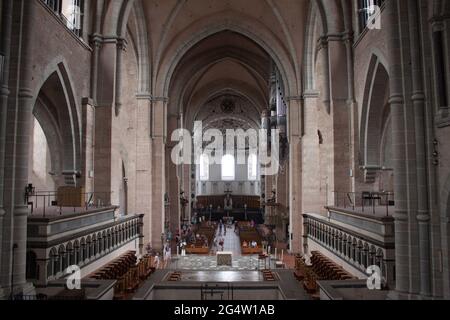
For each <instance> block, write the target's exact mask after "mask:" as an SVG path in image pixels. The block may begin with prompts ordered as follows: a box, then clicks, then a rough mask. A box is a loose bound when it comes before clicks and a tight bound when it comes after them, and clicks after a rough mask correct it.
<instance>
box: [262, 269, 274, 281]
mask: <svg viewBox="0 0 450 320" xmlns="http://www.w3.org/2000/svg"><path fill="white" fill-rule="evenodd" d="M262 273H263V278H264V281H275V280H276V278H275V274H274V273H273V272H272V270H263V271H262Z"/></svg>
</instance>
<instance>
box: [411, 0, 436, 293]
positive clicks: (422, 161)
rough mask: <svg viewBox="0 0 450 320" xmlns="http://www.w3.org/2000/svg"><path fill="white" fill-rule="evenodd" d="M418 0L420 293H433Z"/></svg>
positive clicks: (415, 96)
mask: <svg viewBox="0 0 450 320" xmlns="http://www.w3.org/2000/svg"><path fill="white" fill-rule="evenodd" d="M417 9H418V3H417V1H416V0H414V1H412V4H410V5H409V6H408V13H409V14H408V18H409V31H410V41H411V66H412V70H411V71H412V96H411V100H412V102H413V106H414V113H415V123H414V124H415V140H416V164H417V167H416V170H417V202H418V203H417V204H418V210H417V221H418V223H419V256H420V294H421V295H424V296H429V295H431V270H430V267H431V259H430V212H429V207H428V179H427V169H428V168H427V160H426V141H425V134H426V133H425V93H424V85H423V80H422V79H423V68H422V60H421V48H420V46H421V43H420V38H419V37H420V30H419V26H420V19H419V17H418V12H417Z"/></svg>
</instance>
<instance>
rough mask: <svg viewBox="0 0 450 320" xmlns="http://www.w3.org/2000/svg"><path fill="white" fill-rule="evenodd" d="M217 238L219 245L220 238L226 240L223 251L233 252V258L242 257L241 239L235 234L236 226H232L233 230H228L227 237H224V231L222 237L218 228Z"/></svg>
mask: <svg viewBox="0 0 450 320" xmlns="http://www.w3.org/2000/svg"><path fill="white" fill-rule="evenodd" d="M216 238H217V243H219V239H220V238H223V239H224V240H225V242H224V249H223V251H228V252H233V257H239V256H240V255H241V241H240V239H239V236H238V235H237V234H236V233H235V232H234V226H231V228H228V229H227V235H226V236H224V235H223V230H222V236H220V235H219V228H217V231H216ZM219 250H220V246H219Z"/></svg>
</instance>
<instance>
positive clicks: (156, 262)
mask: <svg viewBox="0 0 450 320" xmlns="http://www.w3.org/2000/svg"><path fill="white" fill-rule="evenodd" d="M153 264H154V266H155V269H159V264H160V260H159V253H158V252H157V253H156V255H155V260H154V262H153Z"/></svg>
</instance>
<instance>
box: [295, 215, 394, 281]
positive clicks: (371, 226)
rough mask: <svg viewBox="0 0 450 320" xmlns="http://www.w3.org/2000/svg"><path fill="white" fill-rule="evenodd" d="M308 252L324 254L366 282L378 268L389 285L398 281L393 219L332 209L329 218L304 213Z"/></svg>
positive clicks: (306, 250)
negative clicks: (368, 271)
mask: <svg viewBox="0 0 450 320" xmlns="http://www.w3.org/2000/svg"><path fill="white" fill-rule="evenodd" d="M303 219H304V220H303V226H304V246H305V252H306V253H308V252H312V251H320V252H321V253H323V254H325V255H326V256H327V257H328V258H330V259H331V260H333V261H334V262H335V263H337V264H339V265H341V266H342V267H343V268H344V269H346V270H347V271H348V272H350V273H351V274H353V275H354V276H356V277H358V278H360V279H364V278H365V277H367V276H366V273H365V271H366V269H367V268H368V267H369V266H372V265H377V266H379V267H380V268H381V271H382V275H383V279H384V281H385V283H386V284H387V285H388V286H390V287H392V286H393V284H394V281H395V274H394V273H395V272H394V262H395V260H394V259H395V239H394V237H395V235H394V219H393V218H392V217H376V216H375V217H365V216H361V215H358V214H353V213H346V212H342V211H339V210H335V211H333V210H331V211H330V212H329V214H328V217H325V216H322V215H319V214H304V215H303Z"/></svg>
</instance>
